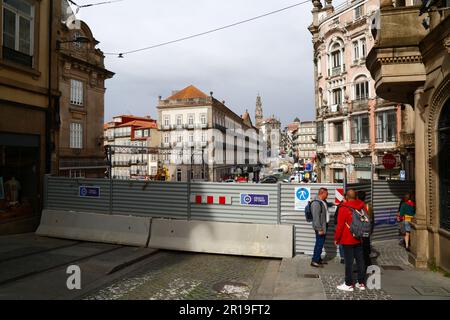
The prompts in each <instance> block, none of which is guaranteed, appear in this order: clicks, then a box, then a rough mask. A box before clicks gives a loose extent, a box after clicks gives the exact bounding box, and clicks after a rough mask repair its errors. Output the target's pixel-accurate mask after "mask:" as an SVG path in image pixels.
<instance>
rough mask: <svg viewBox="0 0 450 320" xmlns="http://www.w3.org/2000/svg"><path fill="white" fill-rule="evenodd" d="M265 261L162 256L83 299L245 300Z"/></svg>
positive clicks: (183, 254) (165, 254)
mask: <svg viewBox="0 0 450 320" xmlns="http://www.w3.org/2000/svg"><path fill="white" fill-rule="evenodd" d="M268 261H270V260H268V259H259V258H248V257H238V256H225V255H209V254H194V253H183V252H162V253H161V254H160V256H159V257H158V259H156V260H155V261H153V262H152V263H151V264H149V265H147V266H145V267H144V268H142V269H141V270H138V271H137V272H136V273H135V274H134V275H133V276H131V277H127V278H126V279H121V280H119V281H116V282H115V283H113V284H111V285H109V286H108V287H106V288H103V289H102V290H100V291H98V292H96V293H91V294H90V295H88V296H87V297H86V299H92V300H94V299H95V300H96V299H108V300H110V299H114V300H115V299H141V300H210V299H218V300H228V299H233V300H245V299H248V297H249V295H250V293H251V291H252V289H253V288H254V286H255V283H256V282H257V280H258V279H259V278H260V277H261V276H262V273H263V272H264V270H265V268H266V266H267V263H268Z"/></svg>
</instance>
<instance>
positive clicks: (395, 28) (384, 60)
mask: <svg viewBox="0 0 450 320" xmlns="http://www.w3.org/2000/svg"><path fill="white" fill-rule="evenodd" d="M419 13H420V10H419V7H382V8H381V10H380V16H379V21H376V22H378V25H379V26H380V29H373V31H372V34H373V36H374V38H375V43H376V45H375V46H374V47H373V48H372V50H371V51H370V52H369V55H368V56H367V59H366V67H367V69H368V70H369V71H370V73H371V75H372V78H373V79H374V80H375V90H376V92H377V95H378V96H380V97H382V98H383V99H386V100H390V101H396V102H401V103H408V104H411V105H414V92H415V90H416V89H417V88H418V87H420V86H422V85H423V84H424V83H425V80H426V71H425V66H424V64H423V63H422V54H421V51H420V47H419V44H420V42H421V41H422V39H423V38H424V37H425V36H426V34H427V30H425V28H424V27H423V26H422V21H423V19H424V16H419Z"/></svg>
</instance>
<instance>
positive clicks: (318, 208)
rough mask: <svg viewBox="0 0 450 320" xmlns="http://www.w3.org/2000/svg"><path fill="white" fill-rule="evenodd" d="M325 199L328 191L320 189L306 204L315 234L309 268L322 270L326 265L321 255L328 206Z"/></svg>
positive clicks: (325, 231)
mask: <svg viewBox="0 0 450 320" xmlns="http://www.w3.org/2000/svg"><path fill="white" fill-rule="evenodd" d="M327 197H328V189H326V188H320V190H319V194H318V195H317V198H316V199H315V200H313V201H312V202H311V203H309V204H308V206H310V210H311V214H312V227H313V229H314V232H315V233H316V243H315V245H314V254H313V257H312V261H311V266H313V267H316V268H322V267H323V265H324V264H326V262H324V261H322V259H321V255H322V250H323V246H324V244H325V237H326V233H327V214H328V204H327V203H326V202H325V201H326V199H327ZM305 210H306V209H305Z"/></svg>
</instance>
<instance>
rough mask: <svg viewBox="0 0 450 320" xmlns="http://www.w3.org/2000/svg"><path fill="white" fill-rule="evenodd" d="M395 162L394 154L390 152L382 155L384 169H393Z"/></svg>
mask: <svg viewBox="0 0 450 320" xmlns="http://www.w3.org/2000/svg"><path fill="white" fill-rule="evenodd" d="M396 164H397V159H395V156H394V155H393V154H391V153H387V154H385V155H384V157H383V166H384V168H385V169H388V170H390V169H394V167H395V165H396Z"/></svg>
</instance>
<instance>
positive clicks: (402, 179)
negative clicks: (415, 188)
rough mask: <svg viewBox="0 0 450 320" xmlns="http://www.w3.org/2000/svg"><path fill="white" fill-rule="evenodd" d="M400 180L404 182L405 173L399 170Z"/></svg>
mask: <svg viewBox="0 0 450 320" xmlns="http://www.w3.org/2000/svg"><path fill="white" fill-rule="evenodd" d="M400 180H401V181H405V180H406V171H405V170H400Z"/></svg>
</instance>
